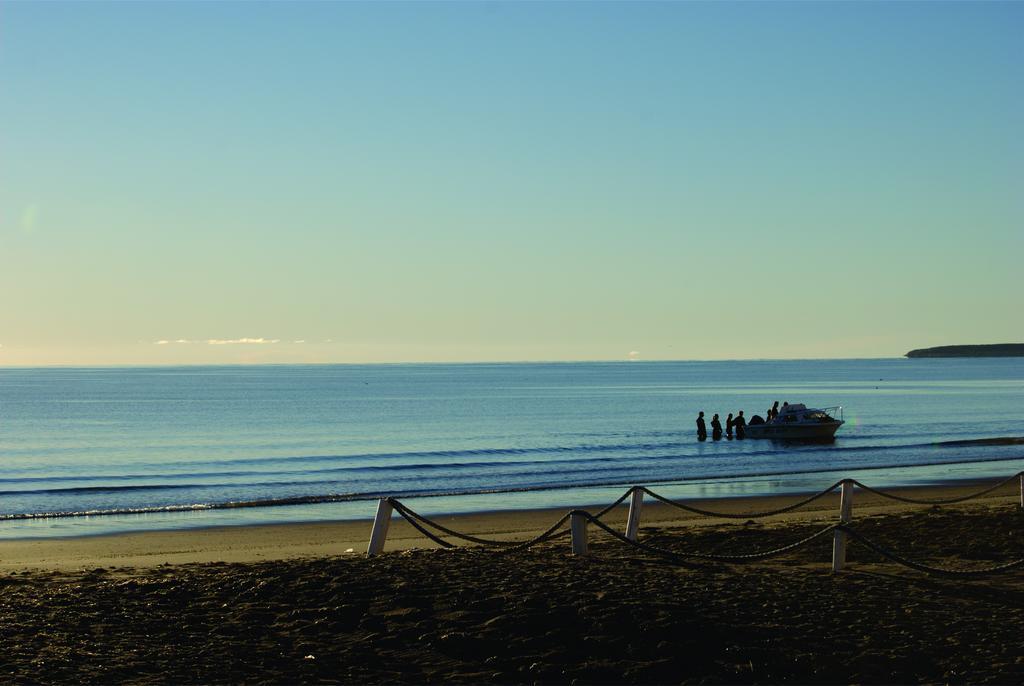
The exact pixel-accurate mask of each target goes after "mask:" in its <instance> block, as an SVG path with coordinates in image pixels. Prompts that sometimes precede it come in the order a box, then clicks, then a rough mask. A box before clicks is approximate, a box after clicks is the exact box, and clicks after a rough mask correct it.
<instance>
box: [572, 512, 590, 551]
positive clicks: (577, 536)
mask: <svg viewBox="0 0 1024 686" xmlns="http://www.w3.org/2000/svg"><path fill="white" fill-rule="evenodd" d="M569 528H570V529H571V531H572V554H573V555H586V554H587V518H586V517H585V516H584V515H583V513H581V512H573V513H572V514H571V515H569Z"/></svg>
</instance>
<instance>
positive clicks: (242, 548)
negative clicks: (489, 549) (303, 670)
mask: <svg viewBox="0 0 1024 686" xmlns="http://www.w3.org/2000/svg"><path fill="white" fill-rule="evenodd" d="M994 483H996V482H995V481H991V482H977V481H970V482H951V483H947V484H943V485H938V486H926V487H916V488H902V489H892V490H891V491H889V492H891V493H894V494H898V495H903V496H907V497H912V498H918V499H931V500H943V499H950V498H957V497H961V496H963V495H966V494H970V493H974V492H977V491H980V490H982V489H984V488H986V487H987V486H990V485H992V484H994ZM655 492H656V489H655ZM807 495H809V494H795V495H782V496H752V497H745V498H720V499H694V500H686V501H685V502H686V503H687V504H689V505H692V506H695V507H699V508H702V509H706V510H710V511H715V512H723V513H733V514H736V513H747V512H758V511H768V510H774V509H779V508H782V507H786V506H788V505H791V504H793V503H795V502H798V501H800V500H803V499H805V498H806V497H807ZM1019 498H1020V486H1019V484H1018V483H1016V482H1011V483H1009V484H1007V485H1006V486H1004V487H1002V488H1000V489H999V490H998V491H997V492H994V493H992V494H989V495H988V496H985V497H984V498H981V499H979V500H975V501H970V502H969V503H968V504H967V505H968V506H974V505H977V504H979V503H985V504H1010V503H1011V502H1017V501H1019ZM602 507H603V505H600V504H599V505H595V506H591V507H587V508H583V509H586V510H588V511H590V512H596V511H598V510H600V509H602ZM854 507H855V516H857V515H874V514H879V513H890V514H891V513H900V512H905V511H913V510H917V509H921V508H922V506H920V505H908V504H904V503H899V502H896V501H892V500H888V499H883V498H881V497H879V496H876V495H874V494H871V493H868V492H864V491H860V490H859V489H858V491H857V492H856V497H855V500H854ZM368 509H370V506H369V504H368ZM568 509H569V508H549V509H538V510H508V511H499V512H483V513H476V514H460V515H449V516H442V517H437V518H436V520H437V521H438V522H440V523H442V524H444V525H445V526H447V527H449V528H451V529H454V530H457V531H460V532H464V533H468V534H471V535H477V536H487V537H490V538H496V539H502V540H525V539H529V538H531V537H533V536H535V535H537V534H538V533H540V532H542V531H544V530H545V529H547V528H548V526H550V525H551V524H552V523H554V522H555V521H557V520H558V518H559V517H561V516H562V515H563V514H564V513H565V512H567V511H568ZM838 511H839V495H838V491H837V492H835V493H832V494H830V495H828V496H825V497H823V498H821V499H820V500H818V501H815V502H814V503H811V504H809V505H807V506H805V507H802V508H800V509H799V510H797V511H795V512H791V513H787V514H784V515H777V516H773V517H769V518H766V519H763V520H759V521H760V522H761V523H763V524H780V523H787V522H801V523H809V522H822V523H829V522H834V521H835V520H836V519H837V517H838ZM626 514H627V507H626V505H622V506H620V507H618V508H616V509H615V510H613V511H612V512H610V513H609V514H608V515H607V516H606V518H605V519H604V521H605V522H606V523H607V524H609V525H610V526H612V527H615V528H617V529H618V530H622V529H623V527H624V525H625V521H626ZM736 521H737V520H734V519H722V518H718V519H716V518H710V517H703V516H699V515H692V514H689V513H686V512H681V511H679V510H677V509H675V508H670V507H668V506H666V505H663V504H660V503H652V502H650V501H648V502H647V503H646V504H645V506H644V509H643V518H642V527H676V526H716V525H721V524H725V523H730V522H733V523H734V522H736ZM371 525H372V522H371V520H369V519H367V520H357V521H341V522H314V523H289V524H262V525H250V526H224V527H211V528H204V529H188V530H175V531H147V532H142V533H120V534H107V535H99V536H82V537H73V538H52V539H45V538H40V539H23V540H4V541H0V572H5V571H17V570H46V569H49V570H76V569H87V568H94V567H125V568H128V567H155V566H160V565H180V564H196V563H210V562H228V563H248V562H264V561H270V560H294V559H301V558H310V557H323V556H333V555H350V556H361V555H364V554H365V553H366V548H367V543H368V541H369V538H370V529H371ZM437 547H438V546H437V545H436V544H435V543H433V542H431V541H430V540H428V539H426V538H424V537H423V535H422V534H420V533H419V532H418V531H416V530H415V529H413V528H412V527H411V526H410V525H409V524H408V523H407V522H405V521H404V519H403V518H402V517H401V516H400V515H398V514H397V513H396V514H395V515H394V517H393V519H392V524H391V528H390V530H389V532H388V539H387V545H386V547H385V552H393V551H399V550H407V549H414V548H423V549H432V548H437Z"/></svg>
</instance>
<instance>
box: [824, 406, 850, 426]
mask: <svg viewBox="0 0 1024 686" xmlns="http://www.w3.org/2000/svg"><path fill="white" fill-rule="evenodd" d="M821 411H822V412H824V413H825V414H827V415H828V416H829V417H832V418H833V419H838V420H839V421H841V422H845V421H846V420H844V419H843V406H842V405H833V406H832V407H823V408H821Z"/></svg>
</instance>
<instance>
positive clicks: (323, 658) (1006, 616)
mask: <svg viewBox="0 0 1024 686" xmlns="http://www.w3.org/2000/svg"><path fill="white" fill-rule="evenodd" d="M975 490H979V486H978V485H975V484H972V485H955V484H954V485H950V486H946V487H942V488H937V489H915V490H914V491H913V492H912V493H911V492H910V491H903V493H905V494H912V495H914V496H915V497H921V498H924V497H927V498H943V497H951V496H953V495H956V494H963V493H966V492H971V491H975ZM1019 497H1020V496H1019V485H1018V484H1015V483H1011V484H1008V485H1007V486H1006V487H1005V488H1003V489H1000V491H998V492H996V493H994V494H992V495H991V496H988V497H984V498H980V499H978V500H974V501H971V502H969V503H966V504H963V505H954V506H944V507H942V508H934V507H929V506H920V505H916V506H915V505H906V504H900V503H892V502H891V501H881V500H879V499H878V498H877V496H869V495H868V494H865V493H858V494H857V499H856V504H855V506H854V523H855V525H856V526H857V529H858V530H860V531H862V532H863V533H864V534H865V535H869V536H871V537H872V538H874V539H877V540H878V541H880V542H884V543H885V544H886V545H887V546H889V547H891V548H892V549H894V550H896V551H898V552H900V553H901V554H903V555H906V556H907V557H910V558H912V559H914V560H918V561H921V562H925V563H928V564H932V565H941V566H956V567H966V568H980V567H988V566H993V565H996V564H999V563H1002V562H1008V561H1011V560H1014V559H1019V558H1021V557H1024V545H1022V544H1021V529H1022V527H1024V514H1022V513H1021V511H1020V508H1019ZM799 499H801V498H798V497H794V498H757V499H747V500H728V501H719V502H704V503H701V505H703V506H705V507H707V508H708V509H716V510H719V511H735V512H750V511H755V510H764V509H771V508H772V507H775V506H777V505H781V504H784V503H785V502H786V501H787V500H788V501H790V502H791V501H793V500H799ZM690 502H692V504H698V503H696V502H695V501H690ZM593 509H594V510H596V509H599V508H593ZM562 512H563V511H535V512H527V513H519V512H512V513H492V514H483V515H473V516H464V517H450V518H444V519H443V522H444V523H445V524H446V525H448V526H451V527H452V528H456V529H459V530H461V531H467V532H475V533H489V534H492V535H493V536H495V537H506V538H509V539H522V538H527V537H528V536H529V535H530V534H533V533H537V532H539V531H541V530H543V529H544V528H546V527H547V526H548V525H549V524H550V523H552V522H553V521H554V520H555V519H557V518H558V516H560V515H561V514H562ZM837 513H838V498H837V497H834V496H833V497H829V498H825V499H822V500H821V501H818V502H817V503H815V504H814V505H812V506H809V507H807V508H805V509H802V510H800V511H798V512H796V513H792V514H788V515H783V516H779V517H773V518H768V519H764V520H757V521H753V520H745V519H737V520H715V519H707V518H695V517H690V516H682V515H681V514H680V513H678V512H677V511H670V510H668V509H666V508H664V507H660V508H659V507H653V506H649V505H648V506H646V507H645V509H644V518H643V520H644V521H643V527H642V529H641V541H643V542H644V543H647V544H649V545H653V546H658V547H662V548H667V549H673V550H677V551H684V550H686V551H700V552H714V553H717V552H725V553H730V554H745V553H751V552H756V551H760V550H766V549H770V548H774V547H778V546H781V545H785V544H788V543H791V542H793V541H796V540H799V539H801V538H804V537H805V536H807V535H809V534H810V533H813V532H815V531H818V530H820V529H821V528H822V527H823V526H825V525H828V524H830V523H834V522H835V520H836V518H837ZM624 520H625V508H620V510H619V511H616V512H613V513H611V514H609V516H608V519H607V521H608V522H609V523H610V524H612V525H613V526H615V527H617V528H619V529H621V526H622V523H623V522H624ZM368 535H369V522H359V523H345V524H338V525H335V524H313V525H287V526H273V527H239V528H224V529H208V530H203V531H198V532H197V531H191V532H166V533H147V534H140V535H128V536H103V537H94V538H89V539H69V540H64V541H29V542H4V543H2V544H0V564H2V565H3V567H2V569H0V626H2V627H3V631H4V640H3V641H2V643H0V675H4V680H7V681H14V682H33V683H34V682H41V683H80V682H89V683H96V682H102V683H110V682H132V683H211V682H212V683H223V682H231V683H237V682H257V683H308V682H321V681H328V682H344V683H435V682H449V681H451V682H459V683H481V682H485V683H574V682H575V683H581V684H586V683H779V682H789V683H921V682H939V681H942V682H952V683H1021V682H1022V681H1024V653H1022V652H1021V649H1020V646H1021V638H1020V637H1021V635H1022V630H1024V570H1016V571H1012V572H1009V573H1006V574H1002V575H997V576H986V577H980V578H968V579H951V578H945V577H934V576H927V575H925V574H922V573H920V572H915V571H912V570H909V569H906V568H903V567H900V566H897V565H896V564H894V563H891V562H888V561H885V560H883V559H882V558H881V557H880V556H878V555H877V554H875V553H872V552H871V551H870V550H867V549H866V548H865V547H864V546H862V545H860V544H858V543H857V542H851V544H850V548H849V556H848V559H849V566H848V568H847V570H846V571H844V572H843V573H841V574H832V573H831V572H830V560H831V548H832V541H831V536H826V537H823V538H820V539H817V540H815V541H813V542H812V543H810V544H808V545H807V546H805V547H802V548H799V549H797V550H795V551H792V552H789V553H786V554H785V555H783V556H780V557H777V558H772V559H770V560H767V561H760V562H754V563H748V564H729V563H722V562H705V563H700V564H698V565H697V566H695V567H680V566H674V565H671V564H668V563H666V562H665V561H664V560H663V559H661V558H658V557H656V556H652V555H649V554H645V553H642V552H640V551H637V550H635V549H632V548H627V547H625V546H623V545H622V544H621V543H619V542H617V541H615V540H614V539H612V538H610V537H608V536H607V535H605V534H601V533H600V532H596V531H593V532H592V542H591V553H592V554H591V555H590V556H588V557H586V558H581V557H573V556H571V555H569V554H568V553H569V550H568V546H569V543H568V541H567V540H565V539H560V540H555V541H551V542H549V543H545V544H542V545H540V546H538V547H536V548H532V549H530V550H526V551H519V552H512V553H504V552H498V551H494V550H490V549H482V548H461V549H458V550H438V549H436V548H432V547H430V544H428V543H427V542H426V541H425V540H424V539H423V538H422V537H421V536H420V535H419V534H418V533H416V532H413V531H411V529H410V528H409V527H408V525H406V524H405V523H404V522H402V521H401V520H400V518H396V521H395V522H394V524H393V526H392V531H391V535H390V536H389V546H388V550H389V551H392V552H389V553H387V554H385V555H382V556H380V557H376V558H366V557H364V555H363V553H364V552H365V549H366V543H367V539H368ZM410 546H416V547H417V548H418V549H415V550H410V549H404V548H409V547H410ZM349 548H351V549H352V552H351V553H346V552H345V551H346V550H348V549H349ZM403 549H404V550H403ZM33 555H35V557H33Z"/></svg>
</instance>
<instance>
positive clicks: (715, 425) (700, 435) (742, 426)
mask: <svg viewBox="0 0 1024 686" xmlns="http://www.w3.org/2000/svg"><path fill="white" fill-rule="evenodd" d="M787 405H789V403H788V402H786V403H783V404H782V407H783V408H785V407H786V406H787ZM778 416H779V401H778V400H776V401H775V404H774V405H772V406H771V407H770V408H768V411H767V412H765V419H762V418H761V417H759V416H757V415H756V414H755V415H754V416H753V417H752V418H751V420H750V423H751V424H764V423H765V422H770V421H772V420H773V419H775V418H776V417H778ZM734 431H735V432H736V438H743V437H745V436H746V435H747V420H746V419H744V418H743V410H740V411H739V412H738V413H737V414H736V416H735V417H733V416H732V413H731V412H730V413H729V416H728V417H726V418H725V437H726V438H728V439H729V440H730V441H731V440H732V437H733V432H734ZM707 439H708V427H707V425H706V424H705V423H704V413H703V412H701V413H700V414H699V415H697V440H698V441H706V440H707ZM711 439H712V440H715V441H720V440H722V422H721V421H719V419H718V414H715V416H714V417H712V418H711Z"/></svg>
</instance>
